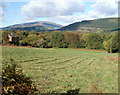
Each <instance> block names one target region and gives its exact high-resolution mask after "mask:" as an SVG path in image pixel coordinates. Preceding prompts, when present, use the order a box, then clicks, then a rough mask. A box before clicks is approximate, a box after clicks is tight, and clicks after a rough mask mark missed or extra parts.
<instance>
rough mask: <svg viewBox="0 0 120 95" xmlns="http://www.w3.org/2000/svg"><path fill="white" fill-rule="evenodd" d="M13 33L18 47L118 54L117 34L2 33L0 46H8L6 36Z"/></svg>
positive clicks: (70, 32) (10, 31)
mask: <svg viewBox="0 0 120 95" xmlns="http://www.w3.org/2000/svg"><path fill="white" fill-rule="evenodd" d="M9 33H15V34H17V35H19V40H20V41H19V45H20V46H32V47H39V48H54V47H57V48H88V49H104V50H107V52H109V53H115V52H118V50H119V49H118V48H119V47H118V46H119V45H118V39H119V36H118V32H111V33H78V32H72V31H66V32H61V31H51V32H50V31H49V32H47V31H46V32H35V31H31V32H28V31H20V30H17V31H13V30H4V31H2V44H3V45H7V44H10V43H9V41H8V38H7V34H9Z"/></svg>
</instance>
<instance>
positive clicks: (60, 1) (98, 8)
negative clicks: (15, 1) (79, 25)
mask: <svg viewBox="0 0 120 95" xmlns="http://www.w3.org/2000/svg"><path fill="white" fill-rule="evenodd" d="M48 1H49V0H44V1H43V2H42V1H38V0H37V1H34V0H32V1H30V2H29V3H27V4H26V5H24V6H23V7H22V10H21V11H22V14H23V15H24V16H25V19H26V21H27V20H28V21H29V20H30V21H32V20H34V19H36V18H43V17H44V18H46V19H44V20H46V21H50V22H57V23H58V22H60V23H64V24H65V25H67V24H70V23H73V22H78V21H82V20H92V19H96V18H105V17H117V16H118V4H117V2H118V0H111V1H109V0H106V1H105V0H97V1H95V2H94V4H92V5H90V7H91V10H89V11H87V12H86V13H85V8H86V7H87V6H85V4H84V3H85V2H84V1H83V0H82V1H81V0H52V1H49V2H48ZM93 1H94V0H93ZM74 13H81V14H80V15H75V14H74Z"/></svg>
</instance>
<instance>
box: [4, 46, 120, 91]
mask: <svg viewBox="0 0 120 95" xmlns="http://www.w3.org/2000/svg"><path fill="white" fill-rule="evenodd" d="M2 55H3V60H6V61H9V59H14V60H15V61H16V62H17V63H18V64H20V65H21V66H22V67H23V70H24V73H25V74H27V75H28V76H32V78H33V80H34V81H35V83H36V84H37V88H38V89H39V90H40V91H43V92H50V91H56V92H66V91H68V90H71V89H77V88H80V93H92V92H96V91H101V92H103V93H117V92H118V62H117V61H116V60H110V59H106V58H105V57H111V56H117V54H108V53H106V52H97V51H80V50H72V49H57V48H55V49H54V48H51V49H42V48H23V47H22V48H21V47H3V52H2Z"/></svg>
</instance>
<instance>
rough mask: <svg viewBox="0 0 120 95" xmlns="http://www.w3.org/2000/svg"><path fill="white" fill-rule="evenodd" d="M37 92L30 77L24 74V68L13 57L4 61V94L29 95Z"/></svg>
mask: <svg viewBox="0 0 120 95" xmlns="http://www.w3.org/2000/svg"><path fill="white" fill-rule="evenodd" d="M36 92H37V89H36V87H35V85H34V84H33V82H32V80H31V78H30V77H27V76H26V75H24V74H23V70H22V68H21V67H20V66H18V64H16V63H15V62H14V60H13V59H11V60H10V62H5V61H3V69H2V95H13V94H15V95H28V94H34V93H36Z"/></svg>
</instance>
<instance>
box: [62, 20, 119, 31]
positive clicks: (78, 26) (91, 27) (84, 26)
mask: <svg viewBox="0 0 120 95" xmlns="http://www.w3.org/2000/svg"><path fill="white" fill-rule="evenodd" d="M60 30H62V31H84V32H108V31H109V32H111V31H116V30H119V29H118V18H101V19H95V20H84V21H81V22H76V23H73V24H70V25H68V26H65V27H62V28H61V29H60Z"/></svg>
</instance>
